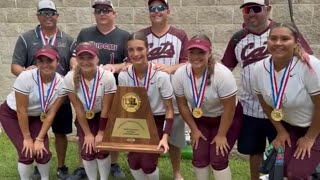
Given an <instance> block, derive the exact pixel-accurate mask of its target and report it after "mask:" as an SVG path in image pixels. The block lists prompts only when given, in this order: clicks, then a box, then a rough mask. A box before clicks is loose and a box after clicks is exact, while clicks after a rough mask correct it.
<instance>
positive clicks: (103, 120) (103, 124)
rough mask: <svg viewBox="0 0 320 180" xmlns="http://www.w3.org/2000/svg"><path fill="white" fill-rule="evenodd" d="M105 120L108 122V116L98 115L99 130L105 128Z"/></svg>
mask: <svg viewBox="0 0 320 180" xmlns="http://www.w3.org/2000/svg"><path fill="white" fill-rule="evenodd" d="M107 122H108V118H103V117H100V121H99V130H100V131H104V129H105V128H106V125H107Z"/></svg>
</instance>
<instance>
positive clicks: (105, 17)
mask: <svg viewBox="0 0 320 180" xmlns="http://www.w3.org/2000/svg"><path fill="white" fill-rule="evenodd" d="M94 17H95V19H96V23H97V24H98V25H112V24H113V22H114V19H115V17H116V12H115V11H114V9H112V7H111V6H109V5H102V4H99V5H96V6H95V8H94Z"/></svg>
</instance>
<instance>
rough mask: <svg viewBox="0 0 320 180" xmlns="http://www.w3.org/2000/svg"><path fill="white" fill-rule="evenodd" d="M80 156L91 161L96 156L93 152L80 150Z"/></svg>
mask: <svg viewBox="0 0 320 180" xmlns="http://www.w3.org/2000/svg"><path fill="white" fill-rule="evenodd" d="M81 158H82V159H84V160H86V161H92V160H94V159H95V158H96V153H94V152H91V153H86V152H85V151H81Z"/></svg>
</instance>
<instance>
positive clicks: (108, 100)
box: [99, 93, 114, 134]
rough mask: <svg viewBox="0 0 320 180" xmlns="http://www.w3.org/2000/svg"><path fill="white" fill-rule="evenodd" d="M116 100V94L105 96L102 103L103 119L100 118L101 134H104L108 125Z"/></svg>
mask: <svg viewBox="0 0 320 180" xmlns="http://www.w3.org/2000/svg"><path fill="white" fill-rule="evenodd" d="M113 98H114V93H112V94H105V95H104V96H103V101H102V111H101V115H100V116H101V118H100V124H99V133H102V134H103V132H104V130H105V128H106V125H107V118H108V113H109V111H110V109H111V105H112V102H113Z"/></svg>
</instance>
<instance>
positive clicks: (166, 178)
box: [0, 133, 249, 180]
mask: <svg viewBox="0 0 320 180" xmlns="http://www.w3.org/2000/svg"><path fill="white" fill-rule="evenodd" d="M52 142H53V141H51V145H50V149H51V152H52V153H53V158H52V165H51V172H50V179H52V180H55V179H57V178H56V175H55V168H56V161H57V159H56V154H55V149H54V146H53V144H52ZM16 159H17V155H16V150H15V148H14V147H13V145H12V144H11V142H10V141H9V140H8V138H7V136H6V135H5V134H4V133H1V134H0V180H18V179H19V175H18V171H17V161H16ZM119 164H120V166H121V167H122V169H123V170H124V171H125V173H126V175H127V178H125V179H126V180H127V179H128V180H131V179H133V177H132V176H131V174H130V171H129V169H128V165H127V161H126V155H125V154H124V153H121V155H120V157H119ZM66 165H67V166H68V167H69V171H73V170H74V169H75V168H76V167H77V165H78V153H77V145H76V144H75V143H74V142H71V143H69V146H68V152H67V159H66ZM230 167H231V171H232V174H233V175H232V176H233V179H234V180H248V179H249V167H248V162H246V161H245V160H243V159H240V158H237V157H232V158H231V162H230ZM159 169H160V179H161V180H171V179H172V169H171V164H170V160H169V159H168V157H166V156H163V157H161V158H160V160H159ZM181 169H182V175H183V177H184V179H185V180H194V179H195V175H194V173H193V169H192V165H191V160H182V163H181ZM110 179H113V178H110ZM212 179H213V178H212Z"/></svg>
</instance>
